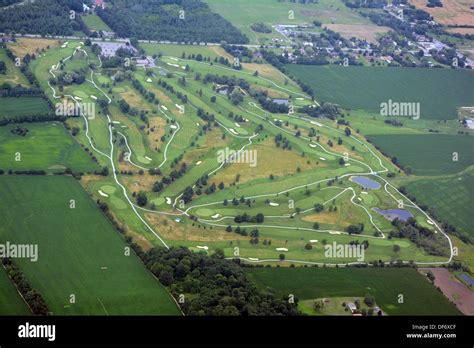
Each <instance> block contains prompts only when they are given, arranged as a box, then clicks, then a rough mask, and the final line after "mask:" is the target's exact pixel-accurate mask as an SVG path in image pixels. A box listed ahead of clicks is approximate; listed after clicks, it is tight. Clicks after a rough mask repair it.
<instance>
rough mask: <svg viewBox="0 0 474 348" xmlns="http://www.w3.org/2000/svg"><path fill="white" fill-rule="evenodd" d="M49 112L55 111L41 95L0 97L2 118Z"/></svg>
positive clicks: (0, 115) (0, 116)
mask: <svg viewBox="0 0 474 348" xmlns="http://www.w3.org/2000/svg"><path fill="white" fill-rule="evenodd" d="M47 113H53V110H51V109H50V108H49V106H48V103H47V102H46V101H45V100H44V99H43V98H40V97H18V98H17V97H14V98H11V97H7V98H0V119H1V118H4V117H8V118H13V117H17V116H29V115H38V114H47Z"/></svg>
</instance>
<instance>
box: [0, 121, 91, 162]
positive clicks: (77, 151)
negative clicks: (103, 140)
mask: <svg viewBox="0 0 474 348" xmlns="http://www.w3.org/2000/svg"><path fill="white" fill-rule="evenodd" d="M20 126H21V127H22V128H26V129H28V130H29V132H28V133H27V135H26V136H19V135H16V134H13V133H12V132H11V130H12V129H14V128H15V127H17V126H16V125H7V126H4V127H0V163H1V166H2V169H4V170H6V169H12V170H27V169H36V170H40V169H42V170H50V171H55V170H60V169H65V168H71V169H73V170H74V171H94V170H97V169H98V166H97V165H96V164H95V163H94V162H93V161H92V159H91V157H90V156H89V155H88V154H87V153H86V152H85V151H84V150H83V149H82V148H81V147H80V146H79V144H78V143H77V142H76V141H75V140H74V139H73V138H72V136H71V135H69V134H68V132H67V131H66V129H65V128H64V126H63V124H62V123H59V122H53V123H49V122H48V123H37V124H31V123H23V124H21V125H20ZM17 153H19V154H20V158H19V159H20V160H19V161H16V159H17V158H16V155H17Z"/></svg>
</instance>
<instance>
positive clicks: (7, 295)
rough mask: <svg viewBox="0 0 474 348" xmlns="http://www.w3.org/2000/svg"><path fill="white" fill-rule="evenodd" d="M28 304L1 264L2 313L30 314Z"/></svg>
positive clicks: (0, 305) (0, 301)
mask: <svg viewBox="0 0 474 348" xmlns="http://www.w3.org/2000/svg"><path fill="white" fill-rule="evenodd" d="M28 314H31V312H30V310H29V308H28V306H27V305H26V303H25V302H24V301H23V299H22V298H21V296H20V294H19V293H18V291H17V290H16V288H15V285H14V284H13V282H12V281H11V280H10V278H8V275H7V272H6V271H5V269H4V268H3V267H1V266H0V315H28Z"/></svg>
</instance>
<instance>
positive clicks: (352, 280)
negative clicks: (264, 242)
mask: <svg viewBox="0 0 474 348" xmlns="http://www.w3.org/2000/svg"><path fill="white" fill-rule="evenodd" d="M246 273H247V275H248V277H249V278H250V280H251V281H252V282H253V283H254V284H255V285H257V287H259V288H260V289H264V290H268V291H274V292H275V293H276V294H277V295H278V296H288V295H289V294H293V295H295V297H297V298H298V299H300V300H309V299H316V298H322V297H340V296H354V297H355V296H365V295H366V294H368V293H370V294H371V295H373V296H374V297H375V301H376V302H377V304H378V305H379V306H380V307H381V308H382V309H383V311H384V312H385V313H387V314H389V315H457V314H460V313H459V311H458V310H457V309H456V307H454V305H452V304H451V303H450V302H449V301H448V300H447V299H446V298H445V297H444V296H443V295H442V294H441V293H440V292H438V291H437V290H436V289H435V287H434V286H432V285H431V284H430V283H429V282H428V281H427V280H426V279H423V276H421V275H420V274H419V273H418V272H417V271H416V270H415V269H411V268H386V269H378V268H376V269H370V268H340V269H338V268H247V269H246ZM271 289H273V290H271ZM400 294H401V295H403V303H399V302H398V299H399V295H400Z"/></svg>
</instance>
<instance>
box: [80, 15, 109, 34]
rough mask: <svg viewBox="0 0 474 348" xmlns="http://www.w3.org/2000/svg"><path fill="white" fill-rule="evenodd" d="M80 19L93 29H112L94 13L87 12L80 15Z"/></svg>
mask: <svg viewBox="0 0 474 348" xmlns="http://www.w3.org/2000/svg"><path fill="white" fill-rule="evenodd" d="M81 19H82V21H83V22H84V23H85V24H86V25H87V27H88V28H89V29H90V30H93V31H113V30H112V29H110V27H109V26H108V25H107V24H106V23H105V22H104V21H103V20H102V19H101V18H100V17H99V16H98V15H96V14H89V15H86V16H82V17H81Z"/></svg>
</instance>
